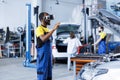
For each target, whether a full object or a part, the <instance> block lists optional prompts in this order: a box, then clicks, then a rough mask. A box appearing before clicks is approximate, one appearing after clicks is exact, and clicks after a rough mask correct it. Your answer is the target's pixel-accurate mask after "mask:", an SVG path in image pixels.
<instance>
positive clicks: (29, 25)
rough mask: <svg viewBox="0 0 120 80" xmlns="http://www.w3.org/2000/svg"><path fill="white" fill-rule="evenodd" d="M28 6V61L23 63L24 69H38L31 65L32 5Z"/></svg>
mask: <svg viewBox="0 0 120 80" xmlns="http://www.w3.org/2000/svg"><path fill="white" fill-rule="evenodd" d="M26 6H27V10H28V13H27V25H26V55H25V56H26V59H25V61H24V62H23V65H24V67H30V68H36V64H32V63H31V54H30V48H31V4H26Z"/></svg>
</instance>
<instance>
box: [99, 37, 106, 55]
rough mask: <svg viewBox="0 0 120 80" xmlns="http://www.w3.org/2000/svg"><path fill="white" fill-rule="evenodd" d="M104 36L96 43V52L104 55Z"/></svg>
mask: <svg viewBox="0 0 120 80" xmlns="http://www.w3.org/2000/svg"><path fill="white" fill-rule="evenodd" d="M105 39H106V38H104V39H102V40H101V41H100V42H99V45H98V54H99V55H104V54H105V53H106V40H105Z"/></svg>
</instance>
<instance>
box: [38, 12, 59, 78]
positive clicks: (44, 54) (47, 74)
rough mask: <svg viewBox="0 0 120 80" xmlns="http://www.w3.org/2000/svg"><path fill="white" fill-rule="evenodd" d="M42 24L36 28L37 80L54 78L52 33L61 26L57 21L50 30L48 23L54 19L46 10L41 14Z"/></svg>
mask: <svg viewBox="0 0 120 80" xmlns="http://www.w3.org/2000/svg"><path fill="white" fill-rule="evenodd" d="M39 20H40V22H41V25H40V26H38V27H37V29H36V37H37V46H36V48H37V80H52V46H51V36H52V33H53V32H54V31H55V30H56V29H57V28H58V27H59V25H60V23H57V24H56V25H55V26H54V28H53V29H52V30H51V31H50V30H49V29H48V28H47V25H50V21H51V20H53V16H52V15H49V14H48V13H46V12H42V13H40V14H39Z"/></svg>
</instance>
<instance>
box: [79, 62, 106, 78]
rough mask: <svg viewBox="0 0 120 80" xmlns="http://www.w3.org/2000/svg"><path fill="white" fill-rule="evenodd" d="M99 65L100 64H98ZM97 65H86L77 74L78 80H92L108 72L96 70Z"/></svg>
mask: <svg viewBox="0 0 120 80" xmlns="http://www.w3.org/2000/svg"><path fill="white" fill-rule="evenodd" d="M99 64H100V63H99ZM99 64H97V63H89V64H86V65H85V66H84V67H83V68H82V69H81V70H80V72H79V79H80V80H92V79H93V78H94V77H95V76H99V75H102V74H105V73H107V72H108V70H107V69H99V68H97V65H99Z"/></svg>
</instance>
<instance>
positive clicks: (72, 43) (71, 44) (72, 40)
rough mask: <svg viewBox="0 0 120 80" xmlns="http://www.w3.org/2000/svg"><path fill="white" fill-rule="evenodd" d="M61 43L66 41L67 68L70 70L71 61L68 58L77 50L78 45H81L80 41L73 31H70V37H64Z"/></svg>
mask: <svg viewBox="0 0 120 80" xmlns="http://www.w3.org/2000/svg"><path fill="white" fill-rule="evenodd" d="M63 43H67V53H68V60H67V64H68V70H71V61H70V58H71V57H73V56H74V55H75V54H76V53H77V50H78V47H79V46H81V42H80V41H79V39H78V38H77V37H75V34H74V32H70V37H68V38H67V39H65V40H64V41H63Z"/></svg>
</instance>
